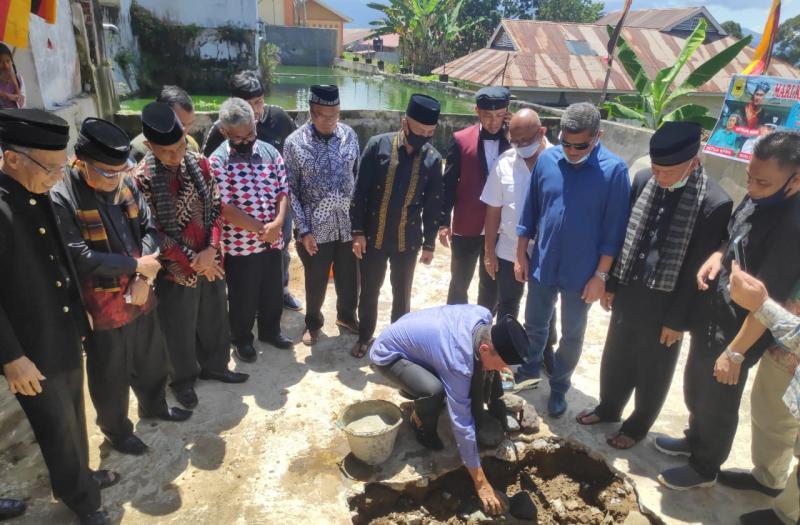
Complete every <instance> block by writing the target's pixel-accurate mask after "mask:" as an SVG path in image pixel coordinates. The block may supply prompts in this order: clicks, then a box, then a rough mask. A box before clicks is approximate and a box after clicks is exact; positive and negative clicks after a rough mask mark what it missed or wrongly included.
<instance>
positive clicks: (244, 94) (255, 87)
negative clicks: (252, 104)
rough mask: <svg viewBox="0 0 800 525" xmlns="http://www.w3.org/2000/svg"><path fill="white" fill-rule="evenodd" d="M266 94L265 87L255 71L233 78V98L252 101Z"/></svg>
mask: <svg viewBox="0 0 800 525" xmlns="http://www.w3.org/2000/svg"><path fill="white" fill-rule="evenodd" d="M263 94H264V87H263V86H262V85H261V80H259V79H258V75H256V74H255V73H254V72H253V71H242V72H241V73H236V74H235V75H233V77H232V78H231V97H234V98H242V99H244V100H250V99H251V98H256V97H260V96H262V95H263Z"/></svg>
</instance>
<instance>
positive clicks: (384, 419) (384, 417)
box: [336, 399, 403, 465]
mask: <svg viewBox="0 0 800 525" xmlns="http://www.w3.org/2000/svg"><path fill="white" fill-rule="evenodd" d="M402 423H403V412H402V411H401V410H400V408H399V407H398V406H397V405H395V404H394V403H390V402H389V401H384V400H382V399H372V400H369V401H358V402H356V403H353V404H352V405H350V406H348V407H347V408H345V409H344V412H342V414H341V415H340V416H339V420H338V421H337V422H336V425H337V426H338V427H339V428H340V429H342V430H343V431H344V433H345V435H346V436H347V443H348V445H350V450H351V451H352V452H353V455H354V456H355V457H357V458H358V459H360V460H361V461H363V462H364V463H366V464H367V465H379V464H381V463H383V462H384V461H386V460H387V459H389V456H391V455H392V450H394V442H395V440H396V439H397V433H398V432H399V431H400V425H401V424H402Z"/></svg>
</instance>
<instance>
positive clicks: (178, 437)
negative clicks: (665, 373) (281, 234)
mask: <svg viewBox="0 0 800 525" xmlns="http://www.w3.org/2000/svg"><path fill="white" fill-rule="evenodd" d="M448 282H449V252H448V250H446V249H444V248H441V247H439V248H437V252H436V257H435V259H434V263H433V265H432V266H431V267H425V266H422V265H419V266H418V267H417V273H416V279H415V286H414V295H413V306H414V308H415V309H419V308H423V307H426V306H433V305H438V304H441V303H443V302H444V298H445V296H446V292H447V285H448ZM291 287H292V291H293V292H294V293H295V294H297V295H298V296H299V297H301V298H302V297H303V289H302V269H301V267H300V266H299V263H298V260H297V258H296V257H294V258H293V262H292V285H291ZM475 288H476V287H475V286H473V290H472V295H471V297H473V299H474V297H475V295H476V290H475ZM334 304H335V303H334V293H333V287H332V286H331V287H330V290H329V296H328V300H327V302H326V306H325V313H326V315H327V319H326V324H325V333H326V334H327V337H326V338H324V339H323V340H321V341H320V343H319V344H318V345H316V346H315V347H313V348H307V347H305V346H303V345H302V344H298V345H297V346H296V347H295V349H294V351H293V352H291V351H280V350H277V349H275V348H272V347H270V346H267V345H264V344H260V347H259V352H260V355H259V358H258V361H257V362H256V363H254V364H243V363H239V362H236V361H232V364H233V366H234V368H235V369H236V370H240V371H244V372H248V373H250V374H251V378H250V380H249V381H248V382H247V383H245V384H244V385H223V384H219V383H216V382H205V381H201V382H200V383H199V384H198V388H197V391H198V394H199V396H200V405H199V407H198V408H197V410H196V411H195V413H194V416H193V417H192V418H191V419H190V420H189V421H188V422H186V423H183V424H176V423H163V422H158V423H152V422H139V421H137V420H136V401H135V399H132V400H131V407H130V414H131V418H132V420H133V421H134V423H135V424H136V432H137V434H138V435H139V436H140V437H141V438H142V439H143V440H144V441H145V442H146V443H148V444H149V445H150V447H151V451H150V452H149V453H148V454H147V455H145V456H143V457H141V458H134V457H130V456H124V455H121V454H119V453H117V452H116V451H112V450H109V449H108V448H107V447H106V446H104V445H102V442H103V438H102V436H101V434H100V433H99V431H98V429H97V427H96V426H95V425H94V423H93V422H92V421H93V419H94V411H93V409H92V408H91V405H90V404H89V403H88V402H87V419H88V420H89V448H90V455H91V465H92V467H94V468H110V469H114V470H117V471H119V472H120V473H122V475H123V480H122V481H121V482H120V483H119V484H118V485H117V486H115V487H113V488H110V489H108V490H106V491H104V492H103V504H104V506H105V507H106V508H107V509H108V510H109V512H110V514H111V516H112V517H113V518H114V520H115V521H121V522H123V523H130V524H139V523H175V524H184V523H197V524H200V523H203V524H205V523H208V524H228V523H237V524H244V523H288V524H294V523H309V524H317V523H332V524H339V523H349V522H350V514H349V510H348V508H347V504H346V497H347V494H348V493H349V491H355V490H358V489H359V487H360V483H359V482H356V481H353V480H352V479H349V478H347V477H345V476H343V475H342V473H341V470H340V466H339V464H340V462H341V461H342V459H343V458H344V457H345V456H346V454H347V453H348V447H347V442H346V439H345V437H344V435H343V434H342V432H341V431H339V430H338V429H337V428H336V426H335V420H336V417H337V415H338V413H339V412H341V410H342V409H344V408H345V407H346V406H347V405H348V404H349V403H352V402H354V401H357V400H362V399H369V398H383V399H389V400H391V401H394V402H396V403H401V402H402V401H403V400H402V398H400V397H399V396H398V395H397V394H396V392H395V391H394V390H392V389H390V388H388V387H387V386H385V384H384V383H383V382H382V380H381V378H380V377H379V376H377V375H376V374H375V373H374V372H372V371H371V370H370V368H369V367H368V366H367V360H366V359H362V360H358V361H356V360H354V359H353V358H352V357H350V355H349V353H348V351H349V348H350V346H351V345H352V344H353V342H354V341H355V336H353V335H349V334H346V335H339V332H338V330H337V329H336V328H335V326H334V321H335V317H336V313H335V308H334ZM643 307H646V305H643ZM390 308H391V295H390V292H389V288H388V279H387V284H386V285H385V286H384V289H383V290H382V294H381V305H380V317H379V329H380V328H381V327H384V326H386V324H388V322H389V311H390ZM283 319H284V323H283V326H284V330H285V333H286V334H287V335H288V336H290V337H291V338H293V339H294V340H298V341H299V339H300V335H301V333H302V330H303V315H302V313H295V312H286V313H285V315H284V318H283ZM608 320H609V315H608V314H606V313H605V312H603V311H602V310H601V309H600V307H599V306H596V305H595V306H594V307H593V308H592V310H591V314H590V324H589V328H588V331H587V334H586V343H585V346H584V354H583V358H582V360H581V363H580V365H579V367H578V370H577V373H576V375H575V378H574V383H575V385H574V386H575V388H573V390H572V391H571V393H570V395H569V403H570V407H569V412H568V414H567V415H566V416H565V417H563V418H562V419H560V420H557V421H551V420H549V419H548V418H547V417H546V416H544V417H543V432H545V433H547V432H552V433H554V434H556V435H559V436H563V437H565V438H569V439H574V440H577V441H578V442H580V443H582V444H584V445H586V446H587V447H589V448H590V449H592V450H593V451H594V452H596V453H598V454H600V455H601V456H603V457H604V458H605V459H606V460H607V461H608V462H609V463H610V464H611V465H612V466H613V467H614V468H616V469H618V470H619V471H621V472H623V473H625V474H627V475H628V476H630V478H631V479H632V480H633V481H634V483H635V485H636V487H637V488H638V491H639V493H640V495H641V501H642V503H643V505H644V506H646V507H647V508H648V509H650V510H652V511H654V512H655V513H657V514H658V515H659V516H661V517H662V518H663V519H664V521H665V522H667V523H708V524H711V523H719V524H731V523H736V522H737V517H738V515H739V514H740V513H742V512H745V511H748V510H751V509H755V508H762V507H765V506H768V505H769V500H768V499H767V498H765V497H762V496H760V495H756V494H753V493H739V492H735V491H732V490H729V489H726V488H722V487H716V488H713V489H705V490H697V491H693V492H690V493H677V492H673V491H670V490H667V489H664V488H662V487H661V486H660V485H659V484H658V482H657V481H656V475H657V474H658V472H659V471H660V470H661V469H663V468H665V467H668V466H672V465H679V464H681V461H680V460H677V459H674V458H669V457H666V456H663V455H662V454H660V453H659V452H657V451H656V450H655V449H654V448H653V444H652V439H653V437H654V436H658V435H664V434H670V435H678V434H679V433H680V432H681V431H682V430H683V428H684V426H685V424H686V411H685V408H684V404H683V396H682V377H681V376H682V374H681V373H680V371H681V370H682V368H683V363H685V354H686V351H687V348H688V345H687V344H686V343H684V350H683V353H682V354H683V355H682V357H681V365H680V366H679V372H678V374H676V377H675V380H674V381H673V384H672V389H671V391H670V395H669V399H668V401H667V405H666V407H665V409H664V411H663V413H662V415H661V418H660V419H659V421H658V422H657V423H656V425H655V427H654V429H653V432H652V434H651V436H650V437H648V439H647V440H645V441H644V442H642V443H640V444H639V445H638V446H637V447H635V448H634V449H632V450H630V451H626V452H619V451H616V450H613V449H611V448H610V447H609V446H607V445H606V444H605V435H606V434H607V433H610V432H611V431H613V430H614V428H615V426H614V425H610V424H604V425H598V426H595V427H581V426H578V425H577V424H576V423H574V419H573V418H574V415H575V414H576V413H577V412H578V411H580V410H582V409H583V408H586V407H590V406H593V405H594V403H595V402H596V400H597V394H598V376H599V366H600V356H601V351H602V347H603V341H604V338H605V333H606V328H607V325H608ZM709 373H710V371H709ZM751 380H752V376H751ZM546 396H547V387H546V386H543V387H540V389H539V390H537V391H533V392H528V393H525V394H524V397H526V398H527V399H528V400H529V401H531V402H532V403H534V404H535V405H536V407H537V408H538V409H539V412H540V414H545V413H546V401H547V397H546ZM87 399H88V394H87ZM170 402H171V403H172V402H174V401H173V400H170ZM415 445H416V444H415V443H411V437H410V431H408V429H404V430H403V431H402V432H401V436H400V442H399V444H398V448H397V449H396V450H395V461H393V462H391V465H392V466H391V468H389V467H388V466H386V467H384V469H382V470H380V471H378V472H375V471H371V472H360V473H359V472H351V474H355V476H356V477H357V478H359V479H367V478H374V477H376V476H384V477H391V479H392V480H394V481H396V482H397V481H402V480H408V479H414V478H418V477H419V476H424V475H426V474H430V473H431V472H436V471H441V470H443V469H446V468H448V467H450V466H452V465H457V464H458V458H457V456H456V455H455V452H454V450H452V449H451V450H450V451H447V452H445V453H443V454H437V455H435V456H432V455H430V454H428V453H427V452H426V451H424V450H420V449H419V448H418V447H415ZM398 458H400V459H402V460H403V461H399V460H398ZM406 460H407V461H406ZM404 462H405V463H404ZM749 465H750V403H749V388H748V390H747V393H746V394H745V398H744V400H743V402H742V413H741V418H740V425H739V432H738V435H737V437H736V442H735V445H734V450H733V452H732V453H731V456H730V459H729V461H728V463H727V464H726V467H748V466H749ZM345 467H346V468H347V467H348V463H347V462H345ZM387 470H388V471H387ZM0 480H2V481H0V483H1V484H0V497H2V496H5V497H21V498H25V499H26V500H27V502H28V506H29V509H28V512H27V514H26V515H25V516H24V517H23V518H21V519H18V520H16V521H15V522H14V523H19V524H23V523H24V524H40V523H73V522H74V520H73V517H72V515H71V514H70V512H69V511H68V510H67V509H66V507H64V506H63V505H61V504H60V503H58V502H56V501H55V500H53V499H52V498H51V495H50V489H49V481H48V476H47V470H46V469H45V466H44V463H43V461H42V459H41V455H40V454H39V452H38V447H37V445H36V443H35V442H34V439H33V435H32V433H31V430H30V427H29V425H28V423H27V420H26V419H25V416H24V414H23V413H22V411H21V410H20V409H19V405H18V404H17V403H16V401H15V400H14V399H13V397H12V396H11V395H10V393H9V392H8V389H7V387H6V384H5V382H4V381H2V386H0Z"/></svg>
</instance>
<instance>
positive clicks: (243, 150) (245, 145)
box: [231, 139, 256, 155]
mask: <svg viewBox="0 0 800 525" xmlns="http://www.w3.org/2000/svg"><path fill="white" fill-rule="evenodd" d="M255 143H256V139H253V140H248V141H246V142H240V143H239V144H234V143H232V142H231V148H233V150H234V151H235V152H236V153H238V154H240V155H252V154H253V146H254V145H255Z"/></svg>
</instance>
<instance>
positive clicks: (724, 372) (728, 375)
mask: <svg viewBox="0 0 800 525" xmlns="http://www.w3.org/2000/svg"><path fill="white" fill-rule="evenodd" d="M741 369H742V365H737V364H736V363H734V362H733V361H731V359H730V357H728V356H727V355H725V353H724V352H723V353H722V354H720V356H719V357H718V358H717V362H716V363H714V377H715V378H716V380H717V381H719V382H720V383H722V384H723V385H735V384H737V383H738V382H739V372H740V371H741Z"/></svg>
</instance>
